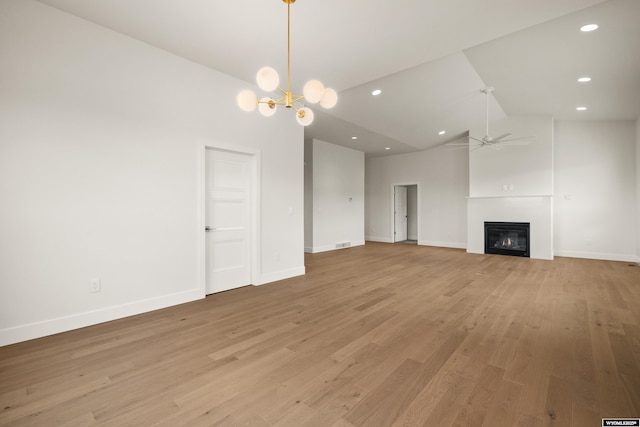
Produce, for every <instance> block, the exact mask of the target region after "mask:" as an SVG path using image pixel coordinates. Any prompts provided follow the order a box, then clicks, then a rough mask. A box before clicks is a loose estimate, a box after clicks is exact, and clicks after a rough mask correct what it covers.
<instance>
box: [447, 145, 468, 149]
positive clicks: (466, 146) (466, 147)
mask: <svg viewBox="0 0 640 427" xmlns="http://www.w3.org/2000/svg"><path fill="white" fill-rule="evenodd" d="M445 145H446V144H445ZM468 149H469V146H468V145H465V146H464V147H451V148H447V151H457V150H468Z"/></svg>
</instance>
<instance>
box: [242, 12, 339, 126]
mask: <svg viewBox="0 0 640 427" xmlns="http://www.w3.org/2000/svg"><path fill="white" fill-rule="evenodd" d="M282 1H283V2H285V3H286V4H287V90H284V89H282V88H280V87H279V85H280V76H279V75H278V72H277V71H276V70H274V69H273V68H271V67H263V68H261V69H260V70H259V71H258V74H257V75H256V82H257V83H258V86H259V87H260V89H262V90H264V91H265V92H273V91H275V90H276V89H278V91H280V93H281V95H282V97H281V98H279V99H273V98H272V97H270V96H265V97H263V98H258V97H257V96H256V94H255V93H254V92H253V91H251V90H243V91H242V92H240V94H238V99H237V101H238V106H239V107H240V108H241V109H242V110H244V111H253V110H255V109H256V107H258V111H259V112H260V113H261V114H262V115H263V116H265V117H269V116H272V115H274V114H275V112H276V107H277V106H278V105H284V107H285V108H292V109H293V110H294V111H295V112H296V120H297V121H298V123H299V124H301V125H302V126H309V125H310V124H311V123H312V122H313V111H312V110H311V109H310V108H308V107H302V108H298V107H296V106H295V104H296V103H297V102H300V101H302V100H306V101H307V102H309V103H310V104H317V103H320V105H321V106H322V107H324V108H327V109H328V108H333V107H334V106H335V105H336V103H337V102H338V94H337V93H336V91H335V90H333V89H331V88H325V87H324V85H323V84H322V82H321V81H319V80H309V81H308V82H307V83H306V84H305V85H304V88H303V91H302V93H303V95H294V94H292V93H291V4H292V3H295V1H296V0H282Z"/></svg>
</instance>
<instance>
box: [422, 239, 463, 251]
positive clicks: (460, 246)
mask: <svg viewBox="0 0 640 427" xmlns="http://www.w3.org/2000/svg"><path fill="white" fill-rule="evenodd" d="M418 244H419V245H422V246H437V247H439V248H453V249H467V244H466V243H457V242H434V241H432V240H418Z"/></svg>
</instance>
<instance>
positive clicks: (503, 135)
mask: <svg viewBox="0 0 640 427" xmlns="http://www.w3.org/2000/svg"><path fill="white" fill-rule="evenodd" d="M509 135H511V133H510V132H505V133H503V134H502V135H500V136H496V137H495V138H492V139H491V142H501V141H500V140H501V139H502V138H506V137H508V136H509Z"/></svg>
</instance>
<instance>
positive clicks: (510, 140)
mask: <svg viewBox="0 0 640 427" xmlns="http://www.w3.org/2000/svg"><path fill="white" fill-rule="evenodd" d="M531 138H533V137H532V136H523V137H520V138H511V139H504V140H502V141H500V142H501V143H503V142H515V141H524V140H525V139H531ZM530 143H531V141H526V144H530Z"/></svg>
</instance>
